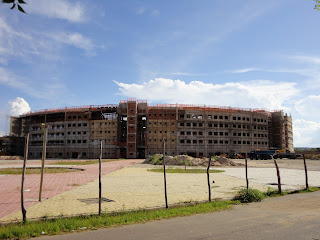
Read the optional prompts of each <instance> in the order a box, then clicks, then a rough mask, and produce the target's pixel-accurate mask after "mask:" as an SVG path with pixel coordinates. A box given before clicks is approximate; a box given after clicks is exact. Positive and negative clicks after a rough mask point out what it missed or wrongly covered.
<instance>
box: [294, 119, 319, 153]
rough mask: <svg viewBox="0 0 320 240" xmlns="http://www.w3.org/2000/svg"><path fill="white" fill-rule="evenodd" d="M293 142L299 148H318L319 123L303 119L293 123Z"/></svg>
mask: <svg viewBox="0 0 320 240" xmlns="http://www.w3.org/2000/svg"><path fill="white" fill-rule="evenodd" d="M293 141H294V145H295V146H299V147H319V146H320V121H318V122H313V121H307V120H304V119H296V120H294V121H293Z"/></svg>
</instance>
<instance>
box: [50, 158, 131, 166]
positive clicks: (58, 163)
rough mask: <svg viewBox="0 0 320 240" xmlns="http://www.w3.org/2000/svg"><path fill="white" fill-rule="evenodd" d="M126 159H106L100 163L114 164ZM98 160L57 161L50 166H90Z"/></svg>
mask: <svg viewBox="0 0 320 240" xmlns="http://www.w3.org/2000/svg"><path fill="white" fill-rule="evenodd" d="M123 160H126V159H108V160H102V161H101V162H116V161H123ZM97 163H99V160H86V161H59V162H55V163H51V164H52V165H90V164H97Z"/></svg>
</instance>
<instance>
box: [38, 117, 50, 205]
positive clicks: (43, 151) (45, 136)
mask: <svg viewBox="0 0 320 240" xmlns="http://www.w3.org/2000/svg"><path fill="white" fill-rule="evenodd" d="M48 127H49V125H46V124H45V123H42V124H41V128H42V130H43V147H42V159H41V177H40V189H39V202H41V195H42V184H43V174H44V161H45V159H46V152H47V128H48Z"/></svg>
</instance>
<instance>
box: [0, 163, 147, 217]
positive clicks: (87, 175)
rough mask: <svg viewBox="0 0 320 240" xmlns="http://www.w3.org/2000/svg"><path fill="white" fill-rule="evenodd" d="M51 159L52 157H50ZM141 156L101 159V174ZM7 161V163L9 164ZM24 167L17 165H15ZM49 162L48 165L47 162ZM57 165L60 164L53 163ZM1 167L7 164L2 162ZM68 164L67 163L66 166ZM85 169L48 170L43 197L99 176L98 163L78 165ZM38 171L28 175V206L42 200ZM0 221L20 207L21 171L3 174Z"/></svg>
mask: <svg viewBox="0 0 320 240" xmlns="http://www.w3.org/2000/svg"><path fill="white" fill-rule="evenodd" d="M50 162H52V161H50ZM139 162H141V160H124V161H114V162H104V163H102V174H108V173H111V172H113V171H116V170H118V169H120V168H124V167H126V166H129V165H130V164H133V163H139ZM7 164H8V163H6V165H7ZM35 164H39V161H38V162H37V161H32V163H30V164H29V163H28V164H27V167H28V166H30V165H32V166H34V165H35ZM19 166H20V167H21V166H22V165H21V163H20V165H16V164H15V167H19ZM46 166H48V165H46ZM52 166H55V167H56V166H57V165H52ZM2 167H5V166H4V165H2ZM63 167H68V166H63ZM78 167H79V168H81V169H85V171H77V172H71V173H54V174H45V175H44V183H43V192H42V198H45V199H48V198H52V197H54V196H56V195H58V194H61V193H63V192H66V191H69V190H71V189H73V188H75V187H78V186H81V185H84V184H86V183H88V182H90V181H93V180H95V179H97V178H98V176H99V175H98V174H99V173H98V164H93V165H79V166H78ZM39 182H40V175H39V174H28V175H26V177H25V187H24V189H25V193H24V195H25V207H26V208H28V207H30V206H33V205H35V204H37V203H39V202H38V201H37V200H38V198H39V184H40V183H39ZM0 186H1V188H0V222H1V221H2V219H1V218H2V217H4V216H6V215H8V214H10V213H13V212H17V211H19V210H20V204H21V203H20V187H21V175H0Z"/></svg>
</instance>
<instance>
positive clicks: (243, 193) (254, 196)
mask: <svg viewBox="0 0 320 240" xmlns="http://www.w3.org/2000/svg"><path fill="white" fill-rule="evenodd" d="M265 196H266V195H265V193H263V192H261V191H259V190H258V189H252V188H249V189H246V188H244V189H241V190H239V191H238V193H237V195H236V196H235V197H234V198H233V200H239V201H240V202H242V203H249V202H260V201H262V200H263V199H264V198H265Z"/></svg>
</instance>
